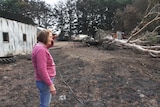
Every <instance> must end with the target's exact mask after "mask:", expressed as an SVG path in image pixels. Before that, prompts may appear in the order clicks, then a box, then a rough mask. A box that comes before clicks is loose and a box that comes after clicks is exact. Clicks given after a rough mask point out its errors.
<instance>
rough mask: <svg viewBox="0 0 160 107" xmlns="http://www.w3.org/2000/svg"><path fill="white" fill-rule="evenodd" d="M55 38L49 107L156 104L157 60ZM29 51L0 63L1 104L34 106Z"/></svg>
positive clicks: (159, 103) (159, 90) (159, 86)
mask: <svg viewBox="0 0 160 107" xmlns="http://www.w3.org/2000/svg"><path fill="white" fill-rule="evenodd" d="M81 46H82V45H80V43H78V42H56V43H55V47H54V48H52V49H50V52H51V54H52V56H53V58H54V60H55V63H56V66H57V76H56V79H55V84H56V88H57V95H56V96H53V99H52V103H51V107H160V63H159V62H160V59H159V58H151V57H150V56H148V55H145V54H140V53H136V52H134V51H133V50H128V49H119V50H114V51H109V50H102V49H98V48H97V47H81ZM33 72H34V71H33V67H32V63H31V60H30V55H26V56H18V59H17V61H16V62H15V63H10V64H0V79H1V80H0V90H1V91H0V107H38V104H39V102H38V101H39V99H38V90H37V88H36V87H35V81H34V76H33Z"/></svg>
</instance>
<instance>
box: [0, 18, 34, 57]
mask: <svg viewBox="0 0 160 107" xmlns="http://www.w3.org/2000/svg"><path fill="white" fill-rule="evenodd" d="M36 36H37V26H36V25H35V24H26V23H22V22H19V21H15V20H10V19H6V18H2V17H0V57H6V56H10V55H21V54H30V53H31V51H32V48H33V45H34V44H35V43H36Z"/></svg>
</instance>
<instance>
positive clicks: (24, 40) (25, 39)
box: [23, 34, 27, 42]
mask: <svg viewBox="0 0 160 107" xmlns="http://www.w3.org/2000/svg"><path fill="white" fill-rule="evenodd" d="M26 41H27V35H26V34H23V42H26Z"/></svg>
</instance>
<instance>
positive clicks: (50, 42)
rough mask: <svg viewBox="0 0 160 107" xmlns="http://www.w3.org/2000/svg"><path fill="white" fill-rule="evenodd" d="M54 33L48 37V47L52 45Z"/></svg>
mask: <svg viewBox="0 0 160 107" xmlns="http://www.w3.org/2000/svg"><path fill="white" fill-rule="evenodd" d="M52 41H53V39H52V32H50V33H49V36H48V40H47V45H52Z"/></svg>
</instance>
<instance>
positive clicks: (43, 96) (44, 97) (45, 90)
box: [36, 79, 54, 107]
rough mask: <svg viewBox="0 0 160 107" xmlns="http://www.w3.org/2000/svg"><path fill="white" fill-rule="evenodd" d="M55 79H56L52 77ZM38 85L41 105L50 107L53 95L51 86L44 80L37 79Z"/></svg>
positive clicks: (41, 106)
mask: <svg viewBox="0 0 160 107" xmlns="http://www.w3.org/2000/svg"><path fill="white" fill-rule="evenodd" d="M52 81H54V79H52ZM36 86H37V88H38V90H39V94H40V107H50V102H51V98H52V95H51V93H50V90H49V87H48V85H47V84H45V83H44V82H43V81H36Z"/></svg>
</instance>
